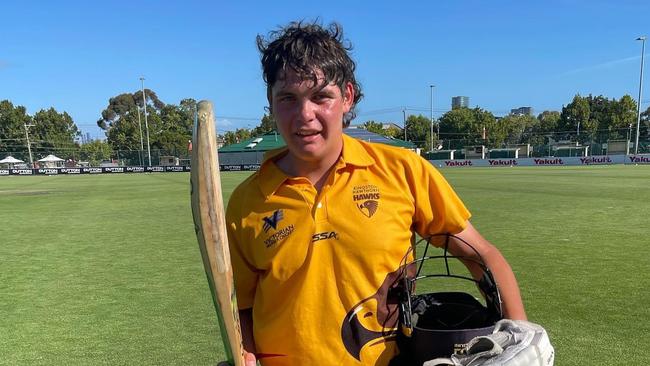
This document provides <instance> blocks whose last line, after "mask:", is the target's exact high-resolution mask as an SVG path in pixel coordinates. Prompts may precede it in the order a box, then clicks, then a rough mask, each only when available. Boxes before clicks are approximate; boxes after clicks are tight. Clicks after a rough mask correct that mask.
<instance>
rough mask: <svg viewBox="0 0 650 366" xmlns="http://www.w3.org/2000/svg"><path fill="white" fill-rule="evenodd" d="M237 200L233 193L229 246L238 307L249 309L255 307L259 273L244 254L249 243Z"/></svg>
mask: <svg viewBox="0 0 650 366" xmlns="http://www.w3.org/2000/svg"><path fill="white" fill-rule="evenodd" d="M237 201H238V200H237V198H236V197H235V195H234V194H233V196H232V197H231V199H230V201H229V202H228V209H227V210H226V223H227V231H228V246H229V248H230V261H231V263H232V268H233V277H234V282H235V292H236V294H237V307H238V308H239V309H249V308H252V307H253V302H254V301H255V290H256V288H257V277H258V273H257V271H256V270H255V268H254V267H253V266H252V265H251V264H250V263H251V262H250V261H249V260H247V258H246V257H245V255H244V252H245V251H244V248H243V246H244V245H246V244H247V243H245V242H242V240H241V236H242V235H241V232H242V222H243V218H242V217H241V213H240V211H241V210H238V209H237V206H240V203H239V204H238V203H237Z"/></svg>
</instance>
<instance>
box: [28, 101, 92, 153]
mask: <svg viewBox="0 0 650 366" xmlns="http://www.w3.org/2000/svg"><path fill="white" fill-rule="evenodd" d="M32 123H33V126H32V127H30V130H29V133H30V140H31V143H32V151H35V152H36V153H40V154H41V155H47V154H52V153H53V154H57V155H59V157H61V158H64V159H68V158H73V157H74V153H75V152H76V151H77V144H76V142H75V139H76V138H77V137H79V136H80V135H81V133H80V132H79V129H78V128H77V126H76V125H75V123H74V121H73V120H72V117H70V115H69V114H68V113H67V112H63V113H59V112H57V111H56V110H55V109H54V108H50V109H47V110H45V109H43V110H40V111H38V112H36V114H35V115H34V117H33V122H32Z"/></svg>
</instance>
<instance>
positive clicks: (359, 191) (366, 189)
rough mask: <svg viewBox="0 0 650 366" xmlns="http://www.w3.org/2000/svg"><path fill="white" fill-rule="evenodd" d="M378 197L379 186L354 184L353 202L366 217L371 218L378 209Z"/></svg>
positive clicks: (379, 196)
mask: <svg viewBox="0 0 650 366" xmlns="http://www.w3.org/2000/svg"><path fill="white" fill-rule="evenodd" d="M380 198H381V195H380V194H379V188H378V187H377V186H376V185H373V184H367V185H363V186H355V187H354V188H353V189H352V200H353V201H354V204H355V205H356V206H357V208H358V209H359V211H361V213H362V214H364V215H365V216H366V217H368V218H371V217H372V216H373V215H374V214H375V213H376V212H377V210H378V209H379V200H380Z"/></svg>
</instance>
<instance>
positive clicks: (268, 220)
mask: <svg viewBox="0 0 650 366" xmlns="http://www.w3.org/2000/svg"><path fill="white" fill-rule="evenodd" d="M283 217H284V213H283V212H282V210H275V212H273V215H271V216H265V217H264V218H262V221H264V226H262V229H264V232H265V233H266V232H268V231H269V230H270V229H271V228H273V229H274V230H276V229H277V228H278V222H280V221H281V220H282V219H283Z"/></svg>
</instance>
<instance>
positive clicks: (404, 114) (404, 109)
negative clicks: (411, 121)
mask: <svg viewBox="0 0 650 366" xmlns="http://www.w3.org/2000/svg"><path fill="white" fill-rule="evenodd" d="M402 115H403V116H404V141H408V140H407V138H406V108H402Z"/></svg>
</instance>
